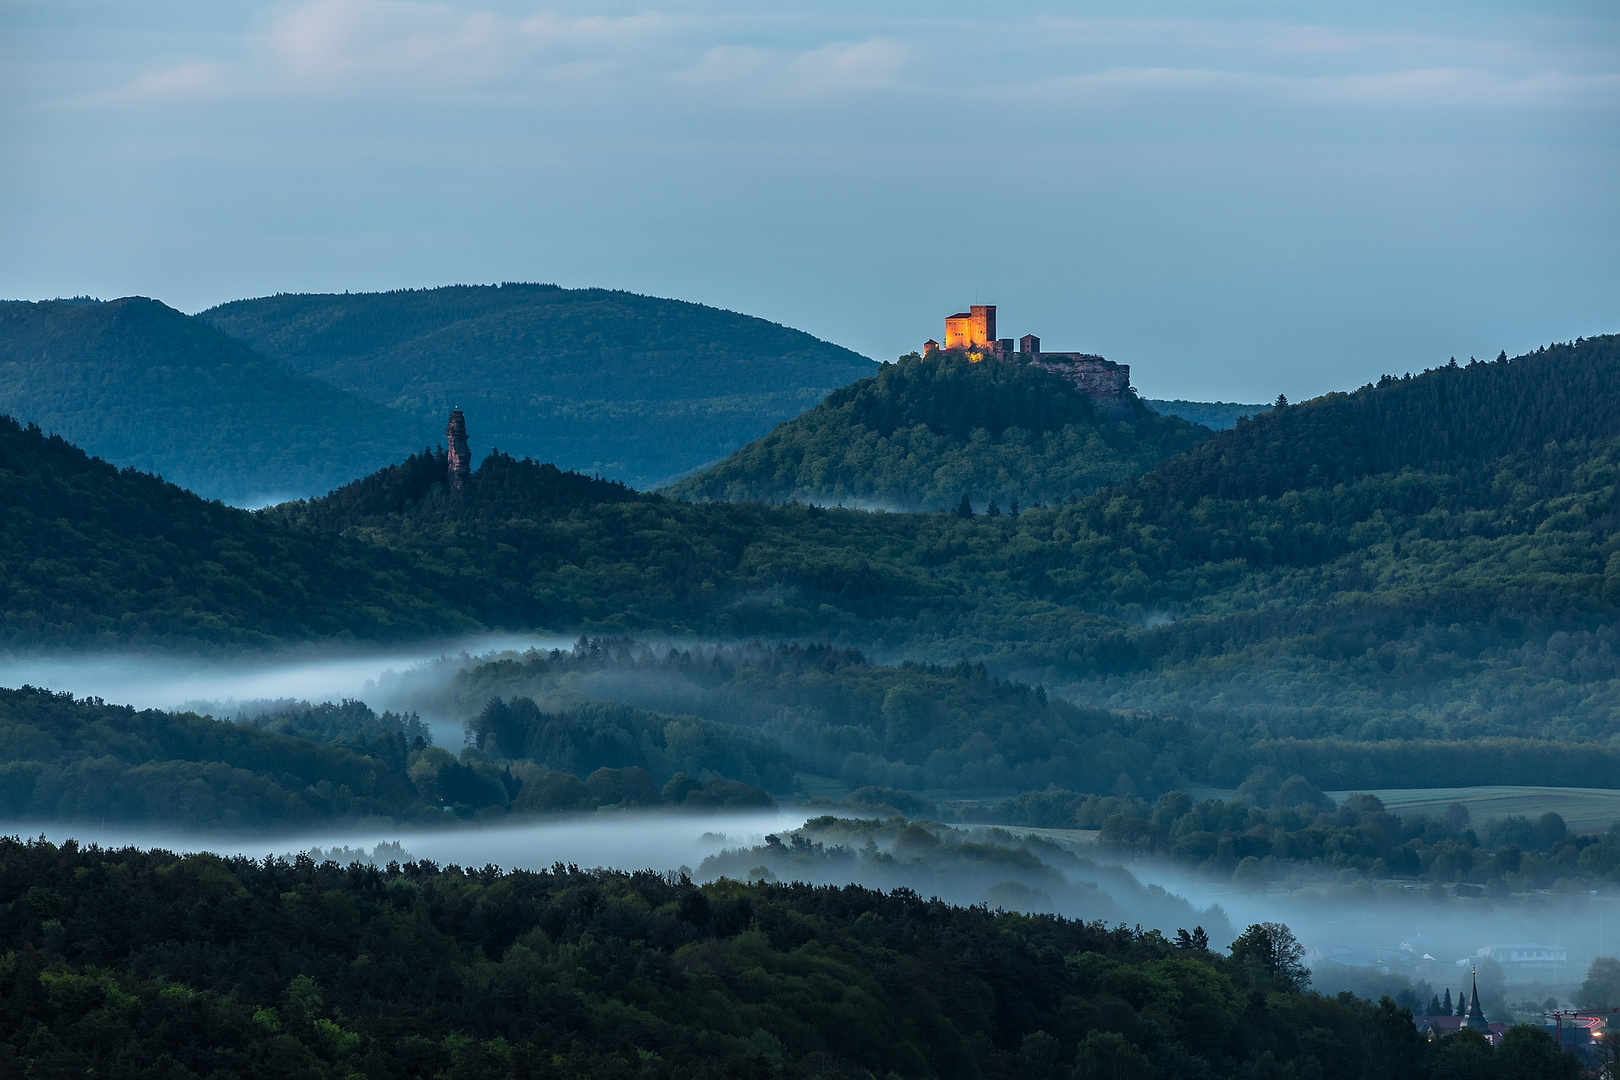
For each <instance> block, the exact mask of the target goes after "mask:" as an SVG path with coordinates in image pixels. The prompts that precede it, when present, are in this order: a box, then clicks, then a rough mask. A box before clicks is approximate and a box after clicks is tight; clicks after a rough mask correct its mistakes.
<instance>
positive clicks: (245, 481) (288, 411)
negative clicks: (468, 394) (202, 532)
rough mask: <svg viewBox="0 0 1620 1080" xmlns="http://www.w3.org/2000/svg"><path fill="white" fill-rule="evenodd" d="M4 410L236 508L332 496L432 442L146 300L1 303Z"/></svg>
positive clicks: (430, 430)
mask: <svg viewBox="0 0 1620 1080" xmlns="http://www.w3.org/2000/svg"><path fill="white" fill-rule="evenodd" d="M0 412H6V413H10V414H11V415H14V416H16V417H18V418H19V419H21V420H22V421H24V422H32V423H36V424H39V425H40V426H41V427H42V428H44V429H45V430H47V431H51V432H54V433H56V434H58V435H61V436H63V437H64V438H66V439H68V440H70V441H71V442H73V443H75V444H77V445H80V446H83V447H84V448H85V449H86V450H88V451H89V452H90V453H93V454H96V455H99V456H101V457H103V458H105V459H107V460H109V461H113V462H115V463H117V464H119V465H123V466H130V467H133V468H137V469H141V470H143V471H145V472H152V473H158V474H161V475H163V476H165V477H167V478H168V479H169V480H172V481H173V482H175V483H177V484H179V485H180V486H182V487H185V488H188V489H190V490H192V491H196V492H198V493H199V494H202V495H204V496H205V497H208V498H220V499H225V500H227V501H230V502H237V503H244V502H263V501H266V500H267V499H270V498H273V497H279V498H285V497H287V496H289V495H299V494H317V493H320V492H324V491H329V490H331V489H332V488H334V487H336V486H338V485H339V484H341V483H344V482H345V481H347V480H350V479H353V478H354V477H355V476H360V475H364V474H366V473H368V472H370V471H372V470H373V469H376V468H377V467H379V466H380V465H383V464H386V463H387V462H389V461H394V460H397V459H398V458H399V457H400V456H401V455H402V454H403V453H406V452H408V451H409V450H410V449H412V448H413V447H415V446H418V445H421V443H422V441H424V440H426V439H427V438H429V437H431V436H432V435H433V434H434V426H433V424H431V423H429V422H427V421H425V420H423V419H421V418H418V417H413V416H407V415H405V414H402V413H399V412H397V411H394V410H390V409H386V408H383V407H381V406H379V405H376V404H374V403H372V402H370V401H366V400H364V399H362V398H359V397H356V396H355V395H352V394H349V393H346V392H344V391H342V390H339V389H337V388H336V387H334V386H332V385H330V384H329V383H326V382H323V381H321V380H319V379H314V378H310V377H309V376H307V375H304V374H301V373H300V372H298V371H296V370H294V369H293V368H291V367H289V366H288V365H286V364H283V363H280V362H279V361H275V360H271V359H269V358H268V357H265V356H262V355H259V354H258V353H255V352H253V351H252V350H251V349H249V348H247V347H246V346H244V345H242V344H241V343H240V342H238V341H236V340H234V339H232V338H229V337H226V336H225V335H224V334H221V333H220V332H219V331H217V330H215V329H213V328H212V327H210V326H208V325H206V324H205V323H201V322H198V321H197V320H195V319H192V318H190V317H188V316H186V315H183V314H181V313H180V312H178V311H175V310H174V309H173V308H170V307H167V306H165V305H163V304H161V303H159V302H158V301H156V300H148V299H145V298H143V297H126V298H124V299H121V300H111V301H107V302H106V303H82V302H57V301H45V302H42V303H25V302H21V301H7V302H0Z"/></svg>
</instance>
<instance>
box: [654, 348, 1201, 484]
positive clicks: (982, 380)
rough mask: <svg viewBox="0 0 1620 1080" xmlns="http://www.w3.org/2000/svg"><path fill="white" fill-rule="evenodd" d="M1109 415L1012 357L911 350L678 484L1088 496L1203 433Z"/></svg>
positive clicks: (1154, 418) (1142, 412)
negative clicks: (970, 357) (981, 359)
mask: <svg viewBox="0 0 1620 1080" xmlns="http://www.w3.org/2000/svg"><path fill="white" fill-rule="evenodd" d="M1136 412H1137V420H1136V423H1135V424H1134V425H1131V424H1121V423H1116V422H1110V421H1108V419H1107V418H1106V417H1103V416H1101V415H1100V414H1098V413H1096V412H1095V410H1093V408H1092V406H1091V403H1090V401H1089V400H1088V399H1087V398H1086V397H1085V396H1084V395H1082V394H1081V393H1080V392H1079V391H1078V390H1076V389H1075V388H1074V386H1073V385H1072V384H1071V383H1069V382H1068V381H1067V380H1066V379H1063V378H1060V377H1059V376H1057V375H1054V374H1052V373H1050V372H1047V371H1043V370H1041V369H1039V368H1034V367H1024V366H1020V365H1016V364H996V363H985V364H974V363H969V362H968V361H966V360H962V359H957V358H954V357H948V356H947V357H941V358H931V359H926V360H925V359H922V358H920V357H916V356H915V355H913V356H911V357H902V358H901V360H900V362H899V363H897V364H885V365H883V367H882V368H881V369H880V370H879V371H878V373H877V374H876V375H874V376H873V377H871V378H869V379H863V380H861V381H860V382H858V383H853V384H851V385H849V386H846V387H844V388H843V389H841V390H837V391H835V392H833V393H832V394H830V395H828V397H827V400H826V401H824V402H822V403H821V404H820V405H818V406H817V407H816V408H814V409H812V410H811V411H810V412H808V413H805V414H804V415H802V416H799V417H795V418H794V419H792V420H789V421H787V422H786V423H784V424H781V425H780V426H778V427H777V428H776V430H774V431H772V432H771V433H770V434H769V435H767V436H765V437H764V438H763V439H759V440H756V441H755V442H752V443H749V444H748V445H747V446H745V447H743V448H742V449H741V450H738V451H737V452H736V453H734V454H732V455H731V456H730V457H729V458H727V459H726V460H725V461H722V462H720V463H719V464H718V465H715V466H713V467H712V468H710V469H707V470H705V471H704V472H702V473H700V474H699V475H697V476H693V477H689V478H687V479H685V480H682V481H680V482H679V483H677V484H675V485H673V486H672V487H671V488H670V489H669V493H670V494H672V495H674V496H676V497H679V498H687V499H713V500H730V501H738V500H744V499H768V500H773V501H782V500H786V499H800V500H803V501H808V502H817V503H826V502H834V501H839V502H847V503H850V504H853V505H863V504H864V505H882V506H887V507H891V508H898V509H905V510H916V509H934V508H939V507H945V506H956V505H957V504H958V502H959V501H960V500H961V498H962V497H963V496H964V495H965V496H967V497H968V498H969V499H970V500H971V501H973V502H975V503H977V504H978V505H979V506H980V507H981V508H982V507H984V506H985V505H986V504H987V503H988V502H989V501H990V500H992V499H995V500H999V501H1000V504H1001V505H1007V504H1010V503H1013V502H1018V503H1022V504H1023V505H1026V506H1031V505H1036V504H1039V503H1042V502H1051V501H1055V500H1059V499H1062V498H1065V497H1068V496H1073V495H1075V494H1083V493H1085V492H1088V491H1091V490H1093V489H1094V488H1097V487H1099V486H1101V485H1103V484H1108V483H1115V482H1118V481H1120V480H1124V479H1126V478H1127V477H1130V476H1133V475H1136V474H1137V473H1140V472H1142V471H1143V470H1144V469H1146V468H1148V467H1151V466H1152V465H1153V464H1154V463H1156V462H1157V461H1159V460H1160V459H1162V458H1164V457H1166V456H1168V455H1170V454H1174V453H1179V452H1180V451H1182V450H1185V449H1188V448H1189V447H1192V446H1196V445H1197V444H1198V443H1199V442H1201V441H1202V440H1203V439H1204V438H1205V437H1207V434H1208V433H1207V432H1205V431H1203V430H1202V429H1201V428H1198V427H1196V426H1195V425H1193V424H1189V423H1187V422H1186V421H1183V420H1177V419H1174V418H1170V417H1162V416H1158V415H1155V414H1154V413H1153V412H1151V411H1149V410H1148V409H1146V408H1142V407H1140V406H1138V407H1137V409H1136Z"/></svg>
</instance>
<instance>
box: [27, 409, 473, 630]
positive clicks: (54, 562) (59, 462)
mask: <svg viewBox="0 0 1620 1080" xmlns="http://www.w3.org/2000/svg"><path fill="white" fill-rule="evenodd" d="M0 507H4V512H3V513H0V641H3V642H4V643H5V645H6V646H7V647H9V648H13V649H17V648H21V647H39V646H51V645H63V644H71V645H85V644H98V643H100V644H109V645H110V644H119V645H181V646H188V647H211V646H212V647H225V646H244V645H267V644H273V643H276V642H281V641H287V640H309V639H312V638H327V639H339V640H342V639H353V638H362V639H379V638H399V637H406V636H409V637H415V638H422V637H427V636H432V635H435V634H450V633H456V632H461V631H466V630H470V629H476V627H477V624H476V623H475V622H474V621H473V620H471V619H470V618H467V617H466V616H464V615H462V614H460V613H459V610H458V609H456V608H454V607H452V606H450V605H449V604H447V603H446V602H444V601H443V600H441V599H440V597H441V596H442V595H443V594H444V593H445V592H448V591H449V589H448V588H447V586H446V585H444V584H442V583H438V582H435V581H434V580H433V578H432V575H431V574H430V573H427V572H425V571H424V570H423V569H422V568H420V567H419V566H416V565H415V564H413V563H410V562H409V561H407V560H402V559H400V558H398V557H396V556H395V555H393V554H392V553H390V552H388V551H387V550H385V549H383V548H380V547H376V546H374V545H368V544H365V543H362V542H357V541H354V540H349V539H345V538H343V537H339V536H335V535H332V534H322V533H317V532H314V531H311V530H307V529H291V528H287V527H286V526H283V525H281V524H279V523H277V522H276V521H274V520H272V519H269V518H267V517H266V516H265V515H263V514H253V513H249V512H248V511H245V510H236V509H232V508H231V507H228V506H222V505H221V504H219V503H217V502H208V501H205V500H203V499H201V498H199V497H198V496H196V495H193V494H192V493H191V492H189V491H183V490H181V489H180V488H178V487H176V486H175V485H173V484H170V483H166V482H164V481H163V480H160V479H158V478H157V477H154V476H150V475H148V474H146V473H140V472H136V471H134V470H133V469H125V470H123V471H120V470H118V469H116V468H114V467H113V466H111V465H108V464H107V463H106V462H104V461H100V460H98V459H95V458H91V457H89V456H87V455H86V454H85V453H84V452H83V451H81V450H79V449H77V448H76V447H73V446H71V445H69V444H68V443H66V442H65V441H63V440H62V439H61V438H59V437H57V436H54V435H53V436H49V437H47V436H45V435H44V434H43V433H42V432H41V431H40V430H39V428H37V427H33V426H29V427H27V428H24V427H22V426H20V425H19V424H17V423H16V421H14V420H12V419H11V418H10V417H0Z"/></svg>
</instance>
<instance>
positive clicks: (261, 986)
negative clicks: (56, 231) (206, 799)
mask: <svg viewBox="0 0 1620 1080" xmlns="http://www.w3.org/2000/svg"><path fill="white" fill-rule="evenodd" d="M1183 936H1184V937H1185V938H1186V941H1185V943H1184V944H1178V943H1173V942H1172V940H1171V939H1169V938H1167V937H1166V936H1164V935H1162V934H1160V933H1158V932H1156V931H1149V932H1142V931H1133V930H1131V929H1128V928H1126V927H1124V926H1119V927H1117V928H1109V927H1106V926H1104V925H1102V924H1100V923H1083V922H1076V921H1070V920H1066V919H1062V918H1057V917H1053V916H1023V915H1017V914H1007V913H998V912H992V911H990V910H988V909H986V908H983V907H975V908H962V907H952V906H949V905H947V904H945V903H943V902H940V901H937V900H935V901H928V900H923V899H922V898H920V897H918V896H917V895H916V894H915V893H911V892H908V891H904V890H902V891H896V892H893V893H889V894H884V893H879V892H874V891H871V890H867V889H863V888H859V887H853V886H850V887H841V888H828V887H820V888H817V887H812V886H808V885H770V884H755V885H745V884H740V883H738V882H736V881H720V882H716V883H714V884H712V885H706V886H701V887H699V886H696V885H694V884H692V883H691V882H690V881H688V880H685V879H683V878H680V877H673V876H660V875H654V874H651V873H639V874H625V873H616V872H606V871H598V872H582V871H579V870H577V869H575V868H573V867H565V866H561V865H559V866H557V867H555V868H554V869H552V870H551V871H549V872H542V873H532V872H513V873H502V872H501V871H500V870H499V869H498V868H496V867H493V866H490V867H485V868H483V869H474V868H471V867H466V868H464V867H460V866H447V867H444V868H442V869H441V868H440V867H438V866H437V865H435V864H433V863H428V862H410V863H407V864H406V865H404V866H399V865H397V864H395V865H390V866H388V867H386V868H378V867H375V866H366V865H363V864H359V863H356V864H353V865H351V866H349V867H347V868H345V867H341V866H339V865H337V864H336V863H333V862H327V863H323V864H316V863H314V862H313V861H312V860H310V859H309V858H307V857H302V858H299V859H297V860H296V861H293V862H287V861H285V860H277V859H269V858H267V859H265V860H264V861H262V862H256V861H253V860H250V859H240V858H236V859H220V858H217V857H215V856H211V855H191V856H176V855H174V854H171V853H169V852H164V851H136V850H132V849H122V850H116V851H108V850H102V849H99V848H95V847H80V846H79V845H77V844H72V843H69V844H66V845H64V846H62V847H55V846H53V845H50V844H47V843H43V842H29V843H21V842H19V841H17V840H15V839H11V840H0V973H3V978H0V1017H3V1020H0V1032H4V1035H0V1039H3V1040H4V1041H3V1042H0V1054H4V1055H5V1056H4V1058H3V1059H0V1065H3V1067H4V1068H6V1069H7V1070H11V1071H16V1070H22V1069H27V1070H28V1071H30V1072H35V1073H36V1074H51V1075H87V1074H89V1073H90V1072H91V1071H92V1070H93V1071H94V1072H95V1074H96V1075H100V1076H134V1075H144V1074H142V1073H140V1070H142V1069H146V1068H148V1067H150V1066H151V1064H152V1063H153V1062H157V1061H161V1062H163V1064H164V1067H165V1068H166V1069H167V1070H168V1075H173V1076H209V1075H220V1074H224V1075H240V1076H256V1077H257V1076H263V1077H272V1076H273V1077H284V1076H290V1075H299V1076H308V1077H314V1078H325V1077H333V1078H339V1077H350V1076H355V1075H361V1076H435V1075H453V1076H457V1077H468V1078H481V1077H510V1076H514V1075H517V1076H543V1077H555V1078H558V1080H562V1078H568V1077H591V1078H593V1080H597V1078H603V1077H607V1078H616V1077H624V1078H629V1077H646V1078H658V1077H687V1076H721V1075H723V1076H738V1077H759V1078H761V1080H763V1078H766V1077H777V1076H787V1075H791V1076H803V1077H866V1076H899V1077H907V1078H910V1077H935V1076H938V1077H973V1078H977V1077H984V1078H995V1077H1007V1078H1011V1077H1015V1076H1016V1077H1020V1078H1024V1080H1044V1078H1051V1080H1056V1078H1060V1077H1068V1076H1078V1077H1083V1078H1085V1080H1092V1078H1118V1077H1136V1078H1141V1080H1146V1078H1148V1077H1151V1076H1155V1075H1165V1076H1178V1077H1207V1076H1243V1077H1255V1078H1260V1077H1279V1076H1288V1075H1295V1076H1324V1077H1325V1076H1334V1077H1344V1078H1347V1080H1348V1078H1362V1077H1366V1078H1369V1080H1371V1078H1374V1077H1376V1078H1378V1080H1407V1078H1410V1080H1417V1078H1418V1077H1425V1078H1441V1080H1451V1078H1453V1077H1455V1078H1456V1080H1462V1078H1464V1077H1468V1078H1469V1080H1475V1078H1478V1077H1482V1076H1483V1077H1501V1078H1503V1080H1508V1078H1519V1077H1524V1078H1529V1077H1537V1078H1558V1077H1570V1078H1573V1077H1574V1076H1575V1075H1576V1073H1577V1071H1578V1063H1577V1062H1576V1060H1575V1059H1574V1058H1573V1057H1572V1056H1567V1055H1564V1054H1562V1053H1560V1052H1559V1050H1558V1048H1557V1047H1555V1046H1554V1045H1553V1042H1552V1040H1551V1039H1550V1038H1548V1037H1547V1036H1546V1035H1545V1034H1544V1033H1542V1032H1541V1031H1539V1030H1537V1029H1535V1028H1529V1027H1516V1028H1513V1029H1511V1030H1510V1031H1509V1032H1508V1034H1507V1037H1506V1039H1505V1040H1504V1041H1503V1043H1502V1045H1501V1046H1500V1047H1497V1048H1496V1049H1494V1050H1493V1049H1491V1048H1490V1046H1489V1044H1487V1043H1485V1041H1484V1040H1483V1039H1482V1038H1480V1037H1478V1036H1477V1035H1473V1034H1472V1033H1469V1034H1467V1035H1462V1036H1453V1037H1449V1038H1447V1039H1444V1040H1441V1041H1439V1042H1437V1043H1429V1042H1426V1041H1424V1040H1422V1039H1421V1038H1420V1037H1419V1036H1418V1033H1417V1031H1416V1030H1415V1029H1414V1027H1413V1024H1412V1020H1411V1014H1410V1013H1409V1012H1407V1011H1406V1010H1404V1009H1401V1008H1399V1007H1397V1006H1396V1005H1395V1004H1394V1003H1393V1002H1391V1001H1388V1000H1385V1001H1383V1002H1382V1003H1380V1004H1376V1005H1375V1004H1371V1003H1369V1002H1366V1001H1363V1000H1359V999H1357V998H1355V997H1353V996H1350V995H1344V996H1339V997H1324V996H1321V995H1317V994H1312V993H1309V992H1307V991H1306V990H1305V987H1306V986H1307V982H1308V975H1307V973H1306V972H1305V971H1304V969H1303V967H1302V966H1301V965H1300V963H1299V954H1300V952H1302V950H1301V949H1300V948H1299V946H1298V945H1297V943H1296V942H1295V941H1294V939H1293V935H1292V934H1290V933H1289V932H1288V930H1287V928H1286V927H1283V926H1278V925H1276V924H1258V925H1256V926H1252V927H1250V928H1249V929H1248V930H1246V931H1245V932H1244V933H1243V934H1241V935H1239V937H1238V939H1237V940H1236V941H1235V942H1234V943H1233V945H1232V947H1231V949H1230V950H1227V951H1223V952H1215V951H1212V950H1210V949H1209V948H1207V947H1205V946H1206V945H1207V942H1206V943H1205V944H1204V945H1201V944H1199V941H1198V938H1199V937H1202V934H1201V933H1200V934H1199V935H1197V936H1194V935H1190V934H1189V935H1183Z"/></svg>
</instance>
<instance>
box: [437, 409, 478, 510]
mask: <svg viewBox="0 0 1620 1080" xmlns="http://www.w3.org/2000/svg"><path fill="white" fill-rule="evenodd" d="M444 445H445V450H446V456H447V457H449V459H450V470H449V471H450V489H451V490H452V491H455V490H459V489H460V488H461V486H462V485H463V484H465V483H466V482H467V478H468V477H470V476H472V455H471V454H469V453H468V452H467V418H466V417H465V416H463V415H461V410H460V409H451V410H450V422H449V423H448V424H446V425H444Z"/></svg>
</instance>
